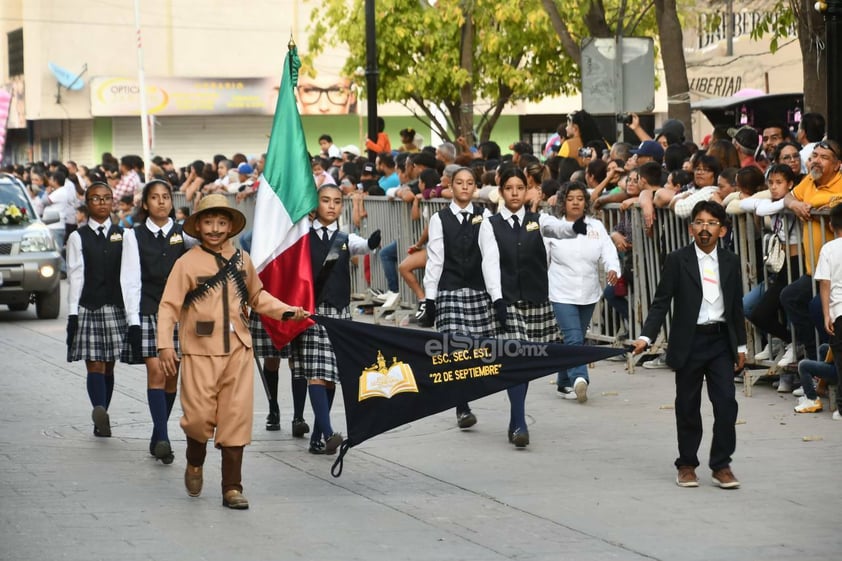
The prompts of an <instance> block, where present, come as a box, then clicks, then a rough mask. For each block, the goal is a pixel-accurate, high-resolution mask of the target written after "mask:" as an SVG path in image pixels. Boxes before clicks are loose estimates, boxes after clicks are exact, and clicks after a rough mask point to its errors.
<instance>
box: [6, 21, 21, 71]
mask: <svg viewBox="0 0 842 561" xmlns="http://www.w3.org/2000/svg"><path fill="white" fill-rule="evenodd" d="M8 51H9V77H10V78H11V77H12V76H19V75H21V74H23V28H21V29H15V30H14V31H10V32H9V33H8Z"/></svg>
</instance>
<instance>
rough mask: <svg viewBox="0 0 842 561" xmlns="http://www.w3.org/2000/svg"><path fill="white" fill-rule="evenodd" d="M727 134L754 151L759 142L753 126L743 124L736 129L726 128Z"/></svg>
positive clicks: (758, 136)
mask: <svg viewBox="0 0 842 561" xmlns="http://www.w3.org/2000/svg"><path fill="white" fill-rule="evenodd" d="M728 136H730V137H731V138H733V139H734V140H735V141H737V144H739V145H740V146H742V147H743V148H745V149H746V150H751V151H755V150H757V147H758V146H759V144H760V135H759V134H758V133H757V129H755V128H754V127H749V126H744V127H740V128H738V129H733V128H731V129H728Z"/></svg>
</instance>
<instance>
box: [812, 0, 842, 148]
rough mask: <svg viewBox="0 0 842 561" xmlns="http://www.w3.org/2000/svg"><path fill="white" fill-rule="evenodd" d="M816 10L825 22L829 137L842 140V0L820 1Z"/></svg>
mask: <svg viewBox="0 0 842 561" xmlns="http://www.w3.org/2000/svg"><path fill="white" fill-rule="evenodd" d="M815 7H816V10H818V11H819V12H821V13H822V14H823V15H824V20H825V36H826V40H825V46H826V48H825V50H824V53H825V56H826V57H827V58H826V60H825V65H826V66H825V68H826V72H827V137H828V138H830V139H833V140H836V141H840V140H842V109H841V108H840V106H839V99H840V97H839V96H840V95H842V70H841V69H840V68H839V65H841V64H842V0H819V1H818V2H816V6H815Z"/></svg>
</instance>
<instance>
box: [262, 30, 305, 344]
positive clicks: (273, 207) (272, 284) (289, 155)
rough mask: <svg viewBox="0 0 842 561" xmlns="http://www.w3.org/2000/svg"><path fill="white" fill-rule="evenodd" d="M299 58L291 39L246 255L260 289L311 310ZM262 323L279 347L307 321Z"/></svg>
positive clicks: (297, 332)
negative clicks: (297, 90)
mask: <svg viewBox="0 0 842 561" xmlns="http://www.w3.org/2000/svg"><path fill="white" fill-rule="evenodd" d="M300 67H301V61H300V60H299V58H298V49H297V48H296V46H295V44H293V43H292V42H290V46H289V52H288V53H287V55H286V59H285V60H284V73H283V77H282V79H281V86H280V89H279V91H278V103H277V105H276V106H275V118H274V120H273V122H272V134H271V136H270V137H269V148H268V149H267V150H266V166H265V168H264V170H263V173H262V174H261V176H260V186H259V188H258V190H257V202H256V203H255V209H254V233H253V235H252V246H251V249H252V251H251V257H252V261H254V264H255V267H256V268H257V272H258V275H259V276H260V280H261V281H263V287H264V289H266V290H267V291H268V292H269V293H270V294H272V295H273V296H275V297H277V298H279V299H281V300H283V301H284V302H286V303H287V304H290V305H294V306H302V307H304V308H305V309H307V310H309V311H310V312H313V311H315V310H314V305H315V302H314V300H315V296H314V293H313V268H312V266H311V264H310V241H309V236H308V234H309V231H310V221H309V219H308V216H307V215H308V214H309V213H310V211H312V210H313V209H315V208H316V204H317V201H318V198H317V196H316V185H315V182H314V180H313V173H312V170H311V168H310V156H309V154H308V152H307V143H306V141H305V138H304V128H303V127H302V125H301V116H300V115H299V114H298V107H297V105H296V102H295V87H296V85H297V83H298V69H299V68H300ZM262 320H263V326H264V327H265V329H266V332H267V333H268V334H269V337H270V338H271V339H272V342H273V343H274V344H275V346H276V347H278V348H281V347H283V346H284V345H286V344H287V343H288V342H290V341H291V340H292V339H294V338H295V336H296V335H298V334H299V333H301V332H302V331H304V330H305V329H306V328H307V327H309V326H310V325H312V321H310V320H308V321H302V322H298V321H277V320H273V319H271V318H268V317H266V316H262Z"/></svg>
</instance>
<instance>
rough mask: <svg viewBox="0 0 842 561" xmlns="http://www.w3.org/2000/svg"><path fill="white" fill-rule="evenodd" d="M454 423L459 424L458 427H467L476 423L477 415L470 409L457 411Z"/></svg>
mask: <svg viewBox="0 0 842 561" xmlns="http://www.w3.org/2000/svg"><path fill="white" fill-rule="evenodd" d="M456 424H457V425H459V428H460V429H469V428H471V427H472V426H474V425H475V424H477V416H476V415H474V414H473V413H471V412H470V411H465V412H463V413H459V414H458V415H457V416H456Z"/></svg>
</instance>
